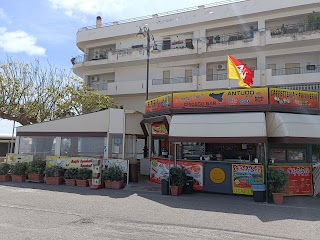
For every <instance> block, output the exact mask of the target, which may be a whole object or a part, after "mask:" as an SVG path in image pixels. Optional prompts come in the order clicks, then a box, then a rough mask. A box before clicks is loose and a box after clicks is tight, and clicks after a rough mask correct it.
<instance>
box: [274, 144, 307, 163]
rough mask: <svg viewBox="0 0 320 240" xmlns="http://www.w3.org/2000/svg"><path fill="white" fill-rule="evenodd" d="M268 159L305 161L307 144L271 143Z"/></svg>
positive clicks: (275, 160)
mask: <svg viewBox="0 0 320 240" xmlns="http://www.w3.org/2000/svg"><path fill="white" fill-rule="evenodd" d="M269 159H270V160H271V161H274V162H280V163H281V162H292V163H294V162H306V161H307V145H298V144H290V145H287V146H286V145H278V146H277V145H271V146H270V150H269Z"/></svg>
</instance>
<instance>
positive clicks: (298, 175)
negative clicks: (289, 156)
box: [270, 165, 313, 195]
mask: <svg viewBox="0 0 320 240" xmlns="http://www.w3.org/2000/svg"><path fill="white" fill-rule="evenodd" d="M270 168H274V169H283V170H284V171H285V172H287V173H288V174H289V177H288V183H287V187H286V188H285V193H286V194H288V195H312V193H313V185H312V166H311V165H310V166H298V165H294V166H270Z"/></svg>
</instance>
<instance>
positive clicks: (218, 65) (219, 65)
mask: <svg viewBox="0 0 320 240" xmlns="http://www.w3.org/2000/svg"><path fill="white" fill-rule="evenodd" d="M217 70H226V65H225V64H217Z"/></svg>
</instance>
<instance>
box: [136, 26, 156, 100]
mask: <svg viewBox="0 0 320 240" xmlns="http://www.w3.org/2000/svg"><path fill="white" fill-rule="evenodd" d="M136 37H137V38H138V39H143V38H145V37H147V85H146V100H148V99H149V65H150V41H151V40H152V41H153V42H154V46H153V50H152V52H153V53H158V52H159V49H158V48H157V44H156V43H155V41H154V37H153V35H152V34H151V33H150V29H149V28H148V27H143V28H141V27H140V30H139V32H138V33H137V34H136Z"/></svg>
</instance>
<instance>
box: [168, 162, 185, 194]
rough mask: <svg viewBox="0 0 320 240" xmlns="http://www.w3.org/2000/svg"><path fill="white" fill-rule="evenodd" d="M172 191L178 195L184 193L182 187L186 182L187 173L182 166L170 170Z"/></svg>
mask: <svg viewBox="0 0 320 240" xmlns="http://www.w3.org/2000/svg"><path fill="white" fill-rule="evenodd" d="M169 180H170V192H171V195H173V196H178V195H180V194H181V193H182V188H183V186H184V185H185V184H186V181H187V175H186V173H185V172H184V170H183V169H181V168H177V167H174V168H171V169H170V172H169Z"/></svg>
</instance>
